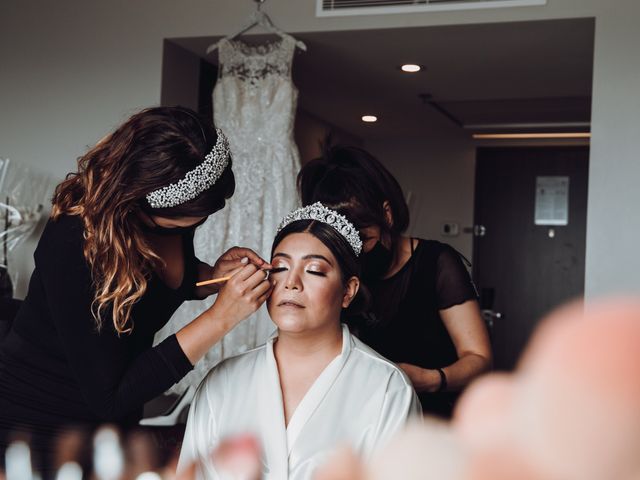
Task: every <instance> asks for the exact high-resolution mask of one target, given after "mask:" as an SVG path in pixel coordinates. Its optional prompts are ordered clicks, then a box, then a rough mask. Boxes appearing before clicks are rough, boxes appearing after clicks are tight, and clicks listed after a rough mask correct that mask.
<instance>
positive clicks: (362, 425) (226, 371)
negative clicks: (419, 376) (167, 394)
mask: <svg viewBox="0 0 640 480" xmlns="http://www.w3.org/2000/svg"><path fill="white" fill-rule="evenodd" d="M342 329H343V330H342V332H343V336H342V352H341V353H340V355H338V356H337V357H336V358H335V359H333V360H332V361H331V363H329V365H327V367H326V368H325V369H324V370H323V372H322V373H321V374H320V376H319V377H318V378H317V379H316V381H315V383H314V384H313V385H312V386H311V388H310V389H309V391H308V392H307V393H306V395H305V396H304V398H303V399H302V401H301V402H300V404H299V405H298V407H297V408H296V410H295V412H294V414H293V416H292V417H291V419H290V421H289V425H288V426H285V420H284V408H283V403H282V393H281V389H280V377H279V375H278V367H277V364H276V360H275V357H274V354H273V342H274V339H275V337H274V338H271V339H270V340H269V341H268V342H267V343H266V344H265V345H263V346H261V347H258V348H256V349H254V350H251V351H249V352H246V353H244V354H241V355H239V356H236V357H232V358H229V359H227V360H225V361H223V362H222V363H220V364H219V365H218V366H216V367H215V368H213V369H212V370H211V371H210V372H209V374H208V375H207V376H206V377H205V379H204V380H203V381H202V383H201V384H200V386H199V387H198V391H197V393H196V397H195V399H194V401H193V403H192V405H191V411H190V412H189V419H188V421H187V428H186V432H185V436H184V441H183V444H182V451H181V452H180V461H179V464H178V470H179V471H180V470H181V469H183V468H185V467H186V466H187V465H188V464H189V463H191V462H193V461H197V462H199V467H198V470H197V471H198V478H199V479H207V480H213V479H215V480H218V479H221V478H223V477H221V476H220V474H219V473H218V472H216V470H215V468H214V466H213V465H212V462H211V461H210V453H211V451H212V449H213V448H214V447H215V446H216V445H217V444H218V442H219V441H220V440H221V439H224V438H227V437H229V436H232V435H234V434H241V433H253V434H255V435H256V436H257V437H258V438H259V439H260V441H261V444H262V448H263V478H264V479H269V480H285V479H289V480H307V479H310V478H311V477H312V474H313V471H314V470H315V468H316V467H317V466H318V465H320V464H322V462H323V461H324V460H325V459H326V457H327V455H328V454H330V453H331V451H332V450H333V449H334V448H335V447H336V446H338V445H342V444H349V445H351V447H352V448H353V449H354V450H355V451H356V452H359V453H360V454H361V455H362V456H363V457H365V458H366V457H367V456H369V455H370V454H371V453H372V451H373V450H374V449H375V448H376V447H378V446H379V445H380V444H382V443H383V442H385V441H386V440H387V439H388V438H389V437H390V436H391V435H392V434H393V433H395V432H396V431H397V430H398V429H400V428H401V427H402V426H403V425H404V424H405V423H406V421H407V420H408V419H409V418H410V417H412V416H413V415H418V414H419V413H421V408H420V403H419V401H418V398H417V396H416V394H415V392H414V390H413V387H412V386H411V382H410V381H409V379H408V378H407V376H406V375H405V374H404V373H403V372H402V370H400V369H399V368H398V367H397V366H395V365H394V364H393V363H391V362H390V361H388V360H387V359H385V358H384V357H382V356H380V355H379V354H378V353H376V352H375V351H373V350H372V349H371V348H369V347H368V346H366V345H365V344H364V343H362V342H361V341H360V340H358V339H357V338H355V337H354V336H352V335H351V334H350V333H349V329H348V328H347V327H346V326H344V325H343V327H342Z"/></svg>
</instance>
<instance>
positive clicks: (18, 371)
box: [0, 216, 198, 450]
mask: <svg viewBox="0 0 640 480" xmlns="http://www.w3.org/2000/svg"><path fill="white" fill-rule="evenodd" d="M83 242H84V240H83V225H82V221H81V219H80V218H79V217H77V216H62V217H60V218H59V219H58V220H56V221H52V220H50V221H49V223H48V224H47V226H46V228H45V230H44V232H43V234H42V237H41V238H40V241H39V243H38V247H37V249H36V251H35V255H34V258H35V270H34V272H33V274H32V276H31V280H30V283H29V290H28V293H27V296H26V298H25V300H24V303H23V305H22V307H21V309H20V310H19V312H18V314H17V317H16V318H15V320H14V322H13V325H12V327H11V329H10V331H9V333H8V334H7V335H6V337H5V338H4V339H3V341H2V343H1V344H0V447H3V446H4V447H6V443H7V442H8V441H9V440H10V435H11V432H14V431H15V430H16V429H17V430H18V431H29V432H31V435H32V438H33V439H38V438H44V439H46V438H47V437H49V436H51V435H53V434H55V433H56V432H57V431H59V430H60V429H61V428H63V427H65V426H69V425H97V424H100V423H104V422H109V423H115V424H118V425H120V426H127V425H134V424H135V423H136V422H137V421H138V420H139V419H140V417H141V414H142V407H143V404H144V403H145V402H147V401H149V400H151V399H152V398H154V397H156V396H158V395H159V394H161V393H162V392H164V391H165V390H166V389H167V388H169V387H170V386H171V385H173V384H174V383H175V382H177V381H178V380H180V379H181V378H182V377H183V376H184V375H186V374H187V373H188V372H189V371H190V370H191V369H192V368H193V366H192V365H191V363H190V362H189V360H188V358H187V357H186V355H185V354H184V352H183V351H182V349H181V347H180V345H179V344H178V341H177V339H176V337H175V335H172V336H170V337H169V338H167V339H166V340H164V341H163V342H162V343H160V344H159V345H157V346H155V347H152V342H153V337H154V334H155V332H156V331H157V330H159V329H160V328H161V327H162V326H163V325H164V324H165V323H166V322H167V321H168V320H169V318H170V317H171V315H172V314H173V312H174V311H175V310H176V309H177V308H178V307H179V306H180V304H181V303H182V302H183V301H184V300H186V299H189V298H192V297H193V294H194V285H195V281H196V276H197V263H198V260H197V259H196V257H195V255H194V252H193V235H192V234H191V235H185V236H184V237H183V249H184V250H183V251H184V259H185V271H184V278H183V282H182V285H181V286H180V287H179V288H177V289H171V288H169V287H168V286H166V285H165V284H164V283H163V282H162V281H161V280H160V278H159V277H158V276H157V275H152V277H151V278H150V281H149V283H148V288H147V291H146V293H145V294H144V296H143V297H142V298H141V299H140V301H138V303H137V304H136V305H135V306H134V307H133V310H132V315H131V318H132V320H133V324H134V329H133V332H132V333H131V334H122V335H118V334H117V333H116V331H115V329H114V327H113V324H112V323H111V322H110V315H109V314H108V313H107V315H105V317H106V320H105V322H104V326H103V328H102V330H101V331H100V332H98V331H97V329H96V325H95V321H94V319H93V317H92V315H91V310H90V308H91V301H92V299H93V297H94V289H93V286H92V281H91V274H90V270H89V266H88V264H87V263H86V261H85V258H84V255H83V251H82V247H83ZM43 441H44V440H43ZM41 446H42V445H41ZM43 448H45V447H43ZM45 449H46V448H45ZM0 450H2V448H0Z"/></svg>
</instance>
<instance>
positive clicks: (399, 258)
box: [298, 146, 492, 417]
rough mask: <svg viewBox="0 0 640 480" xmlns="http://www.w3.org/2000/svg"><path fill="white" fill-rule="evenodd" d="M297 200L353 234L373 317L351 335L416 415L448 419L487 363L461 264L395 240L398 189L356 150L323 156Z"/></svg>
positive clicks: (328, 150)
mask: <svg viewBox="0 0 640 480" xmlns="http://www.w3.org/2000/svg"><path fill="white" fill-rule="evenodd" d="M298 190H299V193H300V197H301V200H302V202H303V204H304V205H309V204H312V203H314V202H317V201H320V202H322V203H323V204H324V205H326V206H328V207H330V208H333V209H336V210H338V211H339V212H340V213H342V214H344V215H346V216H347V217H348V218H350V219H351V220H352V221H353V222H354V223H355V225H356V227H357V228H358V230H359V231H360V234H361V236H362V241H363V243H364V245H363V250H364V253H363V254H362V256H361V261H362V276H361V280H362V281H363V282H364V284H365V285H366V286H367V287H368V288H369V290H370V291H371V293H372V297H373V308H372V311H371V312H370V313H369V314H368V315H367V316H366V317H364V318H363V319H362V320H361V322H360V323H359V325H358V326H357V331H356V333H357V334H358V336H359V337H360V339H361V340H362V341H364V342H365V343H366V344H368V345H369V346H370V347H372V348H374V349H375V350H377V351H378V352H379V353H381V354H382V355H384V356H385V357H387V358H388V359H390V360H391V361H393V362H396V363H398V365H399V366H400V367H401V368H402V369H403V370H404V371H405V373H406V374H407V375H408V376H409V378H410V379H411V381H412V383H413V386H414V388H415V389H416V391H417V392H418V395H419V397H420V401H421V403H422V408H423V410H424V412H425V413H431V414H435V415H439V416H444V417H449V416H450V415H451V411H452V409H453V406H454V403H455V400H456V398H457V396H458V394H459V391H460V390H461V389H462V388H463V387H464V386H465V385H467V384H468V383H469V382H470V381H471V380H472V379H473V378H475V377H476V376H478V375H479V374H481V373H483V372H485V371H487V370H488V369H489V368H490V367H491V362H492V353H491V347H490V343H489V337H488V333H487V330H486V327H485V324H484V322H483V320H482V318H481V316H480V310H479V307H478V302H477V298H476V291H475V287H474V286H473V283H472V282H471V278H470V277H469V273H468V271H467V269H466V267H465V266H464V264H463V263H462V258H461V255H460V254H459V253H458V252H457V251H456V250H454V249H453V248H451V247H449V246H448V245H446V244H443V243H440V242H437V241H434V240H423V239H418V238H410V237H407V236H404V235H403V232H404V231H405V230H406V229H407V227H408V226H409V209H408V207H407V204H406V202H405V200H404V195H403V193H402V189H401V188H400V185H399V184H398V182H397V180H396V179H395V178H394V177H393V176H392V175H391V173H390V172H389V171H388V170H387V169H386V168H385V167H384V166H383V165H382V164H381V163H380V162H379V161H378V160H377V159H376V158H374V157H373V156H372V155H371V154H369V153H368V152H366V151H365V150H363V149H360V148H356V147H348V146H334V147H330V146H327V147H325V151H324V154H323V156H322V157H321V158H318V159H315V160H313V161H311V162H309V163H307V164H306V165H305V166H304V167H303V168H302V170H301V171H300V173H299V175H298Z"/></svg>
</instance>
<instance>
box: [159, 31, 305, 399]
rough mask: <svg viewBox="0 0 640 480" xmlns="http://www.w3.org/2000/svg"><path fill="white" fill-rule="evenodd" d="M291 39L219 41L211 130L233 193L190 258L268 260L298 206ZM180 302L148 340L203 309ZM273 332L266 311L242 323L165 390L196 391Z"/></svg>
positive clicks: (198, 236)
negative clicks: (250, 255) (232, 251)
mask: <svg viewBox="0 0 640 480" xmlns="http://www.w3.org/2000/svg"><path fill="white" fill-rule="evenodd" d="M294 50H295V39H293V37H289V36H285V37H284V38H282V39H281V40H278V41H276V42H273V43H269V44H266V45H259V46H251V45H248V44H246V43H244V42H242V41H237V40H236V41H234V40H227V39H223V40H221V42H220V45H219V58H220V66H219V76H218V81H217V83H216V86H215V88H214V90H213V111H214V123H215V125H216V127H218V128H220V129H222V131H223V132H224V133H225V134H226V135H227V137H228V138H229V145H230V148H231V158H232V162H233V173H234V175H235V179H236V189H235V193H234V194H233V197H231V199H229V201H228V202H227V205H226V207H225V208H224V209H223V210H221V211H220V212H216V213H215V214H213V215H212V216H211V217H209V219H208V220H207V221H206V222H205V223H204V224H203V225H202V226H201V227H199V228H198V229H197V230H196V233H195V237H194V246H195V252H196V256H197V257H198V258H199V259H201V260H202V261H204V262H206V263H208V264H210V265H213V264H214V262H215V261H216V260H217V259H218V257H219V256H220V255H221V254H222V253H223V252H224V251H226V250H227V249H228V248H231V247H233V246H242V247H249V248H251V249H253V250H255V251H256V252H257V253H258V254H259V255H261V256H262V257H263V258H265V259H266V260H269V257H270V253H271V244H272V242H273V238H274V236H275V233H276V227H277V226H278V223H279V222H280V220H281V219H282V217H284V216H285V215H286V214H287V213H289V212H290V211H291V210H293V209H295V208H296V207H297V204H298V200H297V198H298V197H297V193H296V175H297V174H298V170H299V169H300V157H299V153H298V149H297V147H296V145H295V143H294V140H293V124H294V119H295V112H296V104H297V98H298V91H297V89H296V87H295V86H294V85H293V82H292V80H291V63H292V60H293V53H294ZM214 298H215V297H214V296H212V297H210V298H209V299H207V300H205V301H191V302H186V303H185V304H183V305H182V307H180V308H179V309H178V310H177V311H176V313H175V314H174V315H173V317H172V318H171V320H170V321H169V323H168V324H167V325H166V326H165V327H164V328H163V329H162V330H160V331H159V332H158V333H157V334H156V337H155V340H156V342H160V341H162V339H164V338H166V337H167V336H169V335H170V334H172V333H175V332H176V331H177V330H179V329H180V328H181V327H183V326H184V325H186V324H187V323H189V322H190V321H191V320H193V319H194V318H195V317H196V316H198V315H199V314H200V313H201V312H202V311H204V310H205V309H206V308H208V307H209V306H210V305H211V304H212V303H213V300H214ZM274 329H275V327H274V325H273V323H272V322H271V320H270V319H269V315H268V313H267V310H266V307H265V306H263V307H262V308H261V309H260V310H259V311H258V312H257V313H256V314H254V315H252V316H251V317H250V318H249V319H247V320H245V321H243V322H241V323H240V324H239V325H238V326H237V327H236V328H235V329H234V330H233V331H231V332H230V333H229V334H228V335H227V336H225V337H224V339H223V340H222V341H221V342H220V343H219V344H218V345H216V346H215V347H213V348H212V349H211V350H210V351H209V352H208V353H207V354H206V356H205V358H204V359H203V360H201V361H200V362H198V364H197V365H196V366H195V368H194V370H193V371H192V372H191V373H189V374H188V375H187V376H186V377H185V378H184V379H183V380H182V381H181V382H180V383H178V384H177V385H175V386H174V387H173V388H172V389H171V390H170V391H172V392H174V393H181V392H183V391H184V390H185V389H186V388H187V387H188V386H190V385H191V386H197V385H198V384H199V383H200V381H201V380H202V379H203V378H204V376H205V375H206V373H207V372H208V371H209V370H210V369H211V368H212V367H213V366H214V365H216V364H217V363H218V362H220V360H222V359H224V358H227V357H230V356H233V355H237V354H238V353H242V352H244V351H246V350H249V349H251V348H254V347H255V346H257V345H260V344H262V343H264V342H265V341H266V340H267V338H268V337H269V335H270V334H271V333H272V332H273V330H274Z"/></svg>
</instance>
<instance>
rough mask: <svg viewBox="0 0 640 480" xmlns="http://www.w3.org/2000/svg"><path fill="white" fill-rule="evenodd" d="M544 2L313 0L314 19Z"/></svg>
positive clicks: (539, 2) (539, 0) (541, 1)
mask: <svg viewBox="0 0 640 480" xmlns="http://www.w3.org/2000/svg"><path fill="white" fill-rule="evenodd" d="M546 3H547V0H316V16H318V17H337V16H348V15H376V14H389V13H415V12H443V11H454V10H471V9H481V8H505V7H529V6H533V5H546Z"/></svg>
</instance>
